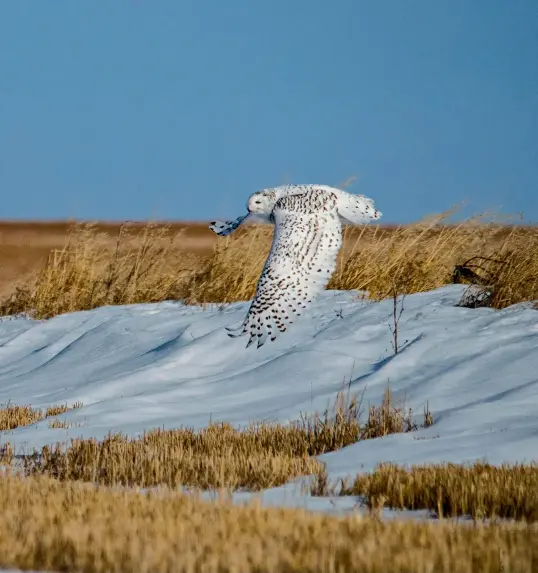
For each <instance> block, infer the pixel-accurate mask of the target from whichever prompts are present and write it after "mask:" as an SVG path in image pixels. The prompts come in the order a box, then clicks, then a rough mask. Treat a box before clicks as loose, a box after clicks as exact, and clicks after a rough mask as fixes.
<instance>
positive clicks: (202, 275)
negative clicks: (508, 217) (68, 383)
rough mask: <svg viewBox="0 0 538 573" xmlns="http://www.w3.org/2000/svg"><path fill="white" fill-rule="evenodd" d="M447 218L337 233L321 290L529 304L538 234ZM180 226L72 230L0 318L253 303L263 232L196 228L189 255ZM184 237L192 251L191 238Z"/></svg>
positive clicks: (537, 289)
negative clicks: (332, 264) (456, 293)
mask: <svg viewBox="0 0 538 573" xmlns="http://www.w3.org/2000/svg"><path fill="white" fill-rule="evenodd" d="M450 216H451V213H445V214H441V215H439V216H434V217H430V218H429V219H427V220H424V221H421V222H419V223H416V224H413V225H406V226H401V227H396V228H387V227H383V226H365V227H362V228H351V227H350V228H346V230H345V232H344V246H343V248H342V251H341V253H340V256H339V259H338V265H337V270H336V272H335V273H334V275H333V277H332V279H331V281H330V283H329V288H333V289H343V290H347V289H358V290H361V291H368V292H369V294H370V297H371V298H372V299H374V300H379V299H382V298H385V297H388V296H391V295H392V294H393V293H394V292H397V293H400V294H403V293H413V292H421V291H426V290H430V289H433V288H436V287H439V286H442V285H445V284H448V283H451V282H469V283H474V284H476V285H478V287H479V291H480V296H478V298H479V299H481V300H482V302H481V304H487V305H489V306H492V307H494V308H503V307H505V306H507V305H510V304H513V303H517V302H521V301H528V300H538V282H537V281H536V280H535V277H536V276H537V273H538V228H536V227H521V226H508V225H499V224H494V223H488V222H487V221H486V220H485V219H480V218H476V219H471V220H467V221H464V222H461V223H458V224H449V222H450ZM187 230H188V229H184V228H181V229H177V228H172V227H170V226H165V225H157V224H148V225H145V226H140V225H135V226H133V225H127V224H126V225H122V226H119V227H118V228H117V229H115V230H114V232H115V233H116V234H115V236H112V235H111V232H110V231H109V230H108V231H107V230H106V229H105V230H103V229H102V228H101V227H99V226H97V225H75V226H74V227H73V228H72V229H71V231H70V234H69V236H68V238H67V241H66V243H65V245H64V246H63V247H62V248H60V249H54V250H53V251H52V252H51V254H50V255H49V257H48V259H47V261H46V264H45V265H44V266H43V267H42V268H41V270H40V271H39V272H37V274H36V276H35V277H34V278H33V280H32V281H30V282H28V281H26V282H25V283H22V284H20V285H19V286H18V288H17V289H16V290H15V291H14V292H13V293H12V294H11V296H9V297H7V298H6V299H5V300H4V301H3V302H2V303H0V314H15V313H18V312H27V313H30V314H32V315H33V316H35V317H37V318H48V317H52V316H55V315H56V314H61V313H63V312H69V311H75V310H88V309H91V308H95V307H98V306H102V305H108V304H129V303H138V302H158V301H162V300H166V299H181V300H185V301H187V302H189V303H192V304H204V303H229V302H234V301H239V300H248V299H250V298H252V297H253V295H254V293H255V289H256V283H257V280H258V277H259V274H260V272H261V269H262V267H263V263H264V261H265V258H266V256H267V253H268V251H269V248H270V243H271V236H272V227H271V226H266V225H261V226H259V225H253V226H247V227H246V228H244V229H239V230H238V231H236V232H235V233H234V234H232V235H230V236H229V237H225V238H216V237H215V236H214V237H213V239H211V238H210V237H206V235H204V234H202V232H201V230H198V231H199V234H200V239H199V240H200V241H201V242H202V243H203V244H204V245H205V247H204V249H199V250H198V251H196V252H195V251H193V250H192V249H191V250H190V251H189V250H188V249H187V248H186V246H185V245H186V242H185V239H184V236H185V234H186V232H187ZM198 231H197V232H198ZM207 232H208V233H209V234H211V233H210V231H208V230H207ZM189 240H190V242H189V243H188V244H189V245H191V246H192V243H193V241H194V239H193V238H192V237H191V239H189ZM211 241H213V242H211ZM211 245H214V248H213V249H212V250H211ZM477 265H478V266H477ZM485 291H487V296H485V295H484V292H485ZM465 304H469V305H471V306H476V305H477V304H478V303H477V296H474V295H473V296H471V297H470V298H469V297H467V300H466V301H465Z"/></svg>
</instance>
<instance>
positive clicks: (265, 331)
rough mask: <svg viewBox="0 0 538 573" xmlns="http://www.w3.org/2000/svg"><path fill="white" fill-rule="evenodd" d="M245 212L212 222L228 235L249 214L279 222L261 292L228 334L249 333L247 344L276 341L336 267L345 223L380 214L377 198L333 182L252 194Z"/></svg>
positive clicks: (219, 232) (368, 219)
mask: <svg viewBox="0 0 538 573" xmlns="http://www.w3.org/2000/svg"><path fill="white" fill-rule="evenodd" d="M247 211H248V213H247V214H246V215H243V216H241V217H238V218H237V219H236V220H235V221H227V222H220V221H213V222H212V223H211V224H210V225H209V228H210V229H211V230H212V231H214V232H215V233H216V234H217V235H220V236H225V235H229V234H230V233H231V232H233V231H234V230H235V229H237V228H238V227H239V226H240V225H241V224H242V223H243V222H244V221H245V220H246V219H247V218H248V217H250V216H256V217H258V218H261V219H264V220H266V221H268V222H270V223H273V224H274V226H275V231H274V235H273V243H272V245H271V251H270V253H269V256H268V257H267V260H266V261H265V265H264V267H263V270H262V273H261V276H260V278H259V280H258V285H257V287H256V295H255V297H254V300H253V301H252V303H251V305H250V309H249V311H248V313H247V316H246V317H245V320H244V321H243V323H242V324H241V326H240V327H239V328H237V329H230V328H227V330H228V336H231V337H236V336H242V335H244V334H247V333H248V335H249V339H248V343H247V348H248V347H249V346H250V345H251V344H252V343H253V342H254V341H257V346H258V348H259V347H260V346H262V345H263V344H265V342H266V341H267V339H268V338H269V339H270V340H271V341H273V340H275V338H276V337H277V335H278V333H279V332H281V333H282V332H284V331H285V330H286V329H287V327H288V325H290V324H291V323H293V321H294V319H295V317H296V316H300V314H301V311H302V310H303V309H305V308H306V307H307V305H308V304H309V303H310V302H311V301H312V299H313V298H314V297H315V296H317V295H318V294H320V293H321V292H322V291H323V290H325V287H326V286H327V283H328V282H329V279H330V277H331V275H332V273H333V272H334V270H335V268H336V257H337V255H338V251H339V250H340V247H341V245H342V222H344V223H350V224H354V225H362V224H366V223H368V222H371V221H375V220H378V219H380V218H381V215H382V214H381V212H379V211H378V210H377V209H376V208H375V206H374V201H373V200H372V199H370V198H369V197H365V196H364V195H352V194H351V193H347V192H346V191H342V190H340V189H336V188H334V187H329V186H328V185H282V186H280V187H269V188H267V189H262V190H260V191H257V192H256V193H253V194H252V195H251V196H250V197H249V199H248V202H247Z"/></svg>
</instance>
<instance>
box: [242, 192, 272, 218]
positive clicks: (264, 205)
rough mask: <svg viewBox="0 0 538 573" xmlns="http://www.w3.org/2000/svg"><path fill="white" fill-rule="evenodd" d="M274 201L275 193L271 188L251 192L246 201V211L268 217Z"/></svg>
mask: <svg viewBox="0 0 538 573" xmlns="http://www.w3.org/2000/svg"><path fill="white" fill-rule="evenodd" d="M275 203H276V193H275V192H274V191H272V190H263V191H257V192H256V193H253V194H252V195H251V196H250V197H249V198H248V202H247V209H248V212H249V213H251V214H252V215H259V216H262V217H263V216H264V215H265V216H266V217H268V216H269V215H270V214H271V211H272V210H273V207H274V206H275Z"/></svg>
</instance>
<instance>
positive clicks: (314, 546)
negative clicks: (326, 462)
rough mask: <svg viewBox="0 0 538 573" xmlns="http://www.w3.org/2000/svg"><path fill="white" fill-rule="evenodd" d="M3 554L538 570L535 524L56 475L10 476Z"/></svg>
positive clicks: (175, 562) (96, 572) (37, 564)
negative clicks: (285, 503) (332, 511)
mask: <svg viewBox="0 0 538 573" xmlns="http://www.w3.org/2000/svg"><path fill="white" fill-rule="evenodd" d="M0 507H2V512H1V513H0V566H2V567H10V568H15V567H17V568H21V569H33V570H48V571H58V572H60V571H66V572H67V571H70V572H71V571H84V572H86V573H115V572H118V573H119V572H125V571H130V572H133V573H134V572H137V573H150V572H151V573H153V572H155V571H159V572H160V573H167V572H174V573H181V572H186V573H187V572H189V573H194V572H202V571H203V572H205V573H212V572H215V573H217V572H218V573H227V572H230V573H232V572H233V573H237V572H238V571H240V572H241V573H249V572H256V573H264V572H267V573H272V572H275V573H276V572H279V573H281V572H289V573H292V572H297V573H299V572H301V573H308V572H319V571H327V572H337V571H338V572H341V573H344V572H348V571H349V572H351V571H361V572H363V573H374V572H375V573H379V572H383V573H384V572H387V573H388V572H391V573H392V572H396V571H398V572H399V573H430V572H432V571H435V572H436V573H453V572H455V571H457V572H458V573H467V572H469V573H471V572H472V573H478V572H483V573H498V572H499V571H510V572H511V573H532V572H533V571H536V566H537V564H538V534H537V530H536V529H535V528H533V527H531V526H523V525H521V526H518V527H499V526H496V527H491V526H484V525H476V526H472V525H471V526H469V525H448V524H446V525H444V524H432V523H429V524H428V523H414V522H382V521H380V520H375V519H370V518H362V519H361V518H359V517H356V516H348V517H346V518H337V517H330V516H327V515H323V514H313V513H308V512H306V511H304V510H291V509H277V508H266V509H264V508H261V507H259V506H258V505H253V504H249V505H242V506H238V505H235V506H234V505H232V504H230V503H229V502H226V501H224V500H220V501H218V502H204V501H201V500H199V499H196V498H195V497H192V496H184V495H181V494H179V493H174V492H171V491H168V490H160V491H155V492H150V493H147V494H142V493H138V492H134V491H113V490H110V489H107V488H102V487H95V486H91V485H88V484H79V483H71V482H68V483H61V482H58V481H57V480H51V479H48V478H43V477H40V478H25V479H20V478H17V477H5V478H3V479H2V480H0Z"/></svg>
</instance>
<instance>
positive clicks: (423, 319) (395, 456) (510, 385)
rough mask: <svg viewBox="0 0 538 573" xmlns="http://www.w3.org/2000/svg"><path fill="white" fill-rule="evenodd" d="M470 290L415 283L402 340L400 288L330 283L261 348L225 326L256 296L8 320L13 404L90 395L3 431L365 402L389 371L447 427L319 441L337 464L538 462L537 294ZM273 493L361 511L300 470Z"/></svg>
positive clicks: (2, 387)
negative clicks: (467, 304) (390, 295)
mask: <svg viewBox="0 0 538 573" xmlns="http://www.w3.org/2000/svg"><path fill="white" fill-rule="evenodd" d="M463 290H464V287H461V286H458V285H453V286H449V287H444V288H441V289H437V290H435V291H431V292H427V293H420V294H415V295H410V296H408V297H406V299H405V302H404V308H405V310H404V312H403V314H402V317H401V320H400V324H399V336H400V340H401V341H402V342H405V341H407V343H406V344H405V346H404V348H403V349H402V350H401V351H400V352H399V353H398V354H397V355H394V352H393V349H392V346H391V339H392V335H391V332H390V329H389V325H390V324H391V320H392V318H391V317H392V301H389V300H387V301H382V302H370V301H365V300H360V299H357V293H353V292H343V291H326V292H325V293H324V295H323V296H322V297H320V298H319V299H318V300H317V301H316V302H315V303H314V304H313V305H312V307H311V310H310V311H309V312H308V313H307V314H305V315H304V316H303V317H301V319H300V320H299V321H298V322H296V323H295V324H294V325H292V326H291V328H290V329H289V331H288V332H287V333H285V334H284V335H283V336H280V337H279V338H278V339H277V340H276V341H275V342H272V343H267V344H266V345H264V346H263V347H261V348H260V349H256V348H255V347H251V348H248V349H246V348H245V344H246V338H237V339H232V338H229V337H228V336H227V335H226V332H225V329H224V327H225V326H235V325H236V324H238V322H239V321H240V320H241V319H242V318H243V317H244V315H245V313H246V310H247V308H248V303H236V304H232V305H228V306H226V307H222V306H216V305H215V306H213V307H211V308H206V309H203V308H200V307H188V306H184V305H183V304H181V303H177V302H166V303H159V304H144V305H132V306H120V307H104V308H100V309H96V310H93V311H88V312H78V313H72V314H67V315H62V316H59V317H56V318H54V319H51V320H48V321H33V320H30V319H28V318H25V317H17V318H15V319H13V320H7V321H1V322H0V403H2V404H5V403H7V402H8V401H9V402H11V403H13V404H19V405H22V404H30V405H31V406H33V407H46V406H49V405H53V404H62V403H66V402H67V404H72V403H73V402H76V401H82V402H83V404H84V407H82V408H80V409H77V410H73V411H70V412H68V413H66V414H63V415H61V416H59V418H61V419H65V420H66V421H67V422H69V423H71V424H73V425H74V426H73V427H70V428H69V429H53V428H49V427H48V425H49V420H50V419H48V420H45V421H42V422H39V423H37V424H34V425H32V426H29V427H26V428H18V429H16V430H14V431H13V432H9V433H8V432H4V433H3V434H2V435H1V436H0V441H2V442H5V441H10V442H12V443H13V444H14V445H15V447H16V449H17V451H18V452H19V453H20V452H22V451H26V452H28V451H30V450H31V449H32V448H35V447H41V446H43V445H45V444H55V443H56V442H58V441H61V442H63V441H65V440H66V439H69V438H71V437H79V436H83V437H97V438H102V437H104V436H105V435H106V434H107V433H108V432H109V431H122V432H124V433H127V434H129V435H137V434H138V433H140V432H142V431H144V430H149V429H151V428H155V427H164V428H174V427H178V426H179V425H187V426H194V427H196V428H201V427H203V426H205V425H207V424H208V423H209V421H210V419H212V420H213V421H218V420H225V421H228V422H231V423H232V424H234V425H244V424H248V423H249V421H260V420H267V421H270V420H279V421H281V422H287V421H288V420H290V419H294V418H297V417H298V416H299V414H300V413H305V412H313V411H315V410H318V411H319V410H324V409H325V407H326V406H327V405H328V404H330V403H332V402H333V401H334V398H335V395H336V393H337V392H338V391H339V390H342V389H344V390H346V391H347V390H348V389H349V390H350V391H351V392H352V393H353V392H357V393H362V392H363V391H364V400H365V404H366V405H367V404H368V403H379V402H380V401H381V399H382V396H383V392H384V390H385V389H386V387H387V384H390V388H391V390H392V391H393V393H394V394H395V396H397V397H398V396H404V395H405V396H406V403H407V405H409V406H410V407H412V408H413V411H414V412H415V413H416V414H417V418H418V421H419V422H420V421H422V411H423V407H424V405H425V404H426V402H428V403H429V407H430V410H431V411H432V413H433V414H434V417H435V424H434V426H432V427H430V428H428V429H423V430H419V431H418V432H413V433H410V434H401V435H393V436H389V437H386V438H383V439H376V440H369V441H364V442H360V443H357V444H355V445H352V446H349V447H347V448H344V449H342V450H340V451H338V452H333V453H330V454H326V455H324V456H320V459H321V460H323V461H324V462H326V463H327V469H328V471H329V476H330V478H331V479H335V478H337V477H345V476H347V475H354V474H356V473H357V472H358V471H370V470H372V469H373V468H374V466H375V465H376V464H377V463H379V462H383V461H393V462H397V463H402V464H414V463H430V462H448V461H450V462H471V461H474V460H481V459H486V460H487V461H489V462H491V463H495V464H499V463H503V462H529V461H531V460H532V459H533V458H534V457H535V455H536V450H537V446H538V416H537V415H536V412H537V408H538V312H537V311H536V310H533V309H532V307H531V305H529V304H522V305H516V306H513V307H510V308H508V309H505V310H502V311H495V310H491V309H486V308H482V309H466V308H461V307H458V306H457V303H458V301H459V300H460V298H461V295H462V293H463ZM418 438H420V439H418ZM250 497H251V496H250V495H249V494H237V495H236V499H237V500H238V501H240V500H243V499H248V498H250ZM263 502H264V503H268V504H273V503H275V504H285V505H306V506H307V507H309V508H311V509H316V510H323V511H350V510H352V508H353V506H354V505H355V503H356V500H352V499H337V500H327V499H312V498H309V496H307V495H305V494H304V491H303V487H302V482H301V480H297V481H296V482H294V483H292V484H288V485H286V486H283V487H281V488H275V489H273V490H271V491H266V492H264V493H263Z"/></svg>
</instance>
